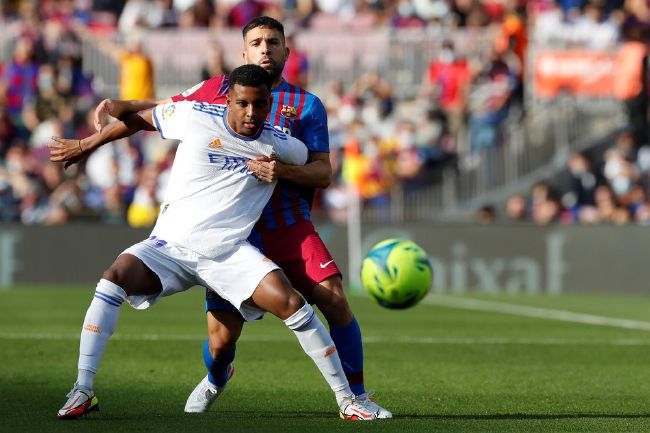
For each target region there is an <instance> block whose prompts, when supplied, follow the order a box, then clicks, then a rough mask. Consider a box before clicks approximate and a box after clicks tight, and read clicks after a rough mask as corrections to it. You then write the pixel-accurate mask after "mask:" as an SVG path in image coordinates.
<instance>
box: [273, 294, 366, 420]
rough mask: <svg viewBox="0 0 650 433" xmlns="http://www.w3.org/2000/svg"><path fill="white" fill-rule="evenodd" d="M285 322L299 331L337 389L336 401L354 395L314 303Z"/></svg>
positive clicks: (312, 356) (296, 331) (316, 361)
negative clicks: (313, 305) (316, 312)
mask: <svg viewBox="0 0 650 433" xmlns="http://www.w3.org/2000/svg"><path fill="white" fill-rule="evenodd" d="M284 323H285V324H286V325H287V327H289V329H291V330H292V331H293V332H294V333H295V334H296V337H298V341H299V342H300V345H301V346H302V349H303V350H304V351H305V353H306V354H307V355H309V356H310V357H311V359H313V360H314V363H316V366H317V367H318V369H319V370H320V372H321V374H322V375H323V377H324V378H325V380H326V381H327V383H328V384H329V386H330V388H332V391H334V394H335V395H336V402H337V403H338V405H339V407H340V406H341V405H342V404H343V401H344V399H347V398H351V397H352V396H353V395H354V394H352V391H351V390H350V385H349V384H348V380H347V379H346V377H345V373H344V372H343V367H342V366H341V360H340V359H339V355H338V354H337V353H336V346H334V342H333V341H332V337H330V334H329V333H328V332H327V330H326V329H325V327H324V326H323V322H321V321H320V319H319V318H318V316H316V314H315V313H314V309H313V308H312V307H311V305H309V304H307V303H306V304H305V305H303V306H302V307H301V308H300V309H299V310H298V311H296V312H295V313H294V314H292V315H291V317H289V318H288V319H287V320H285V321H284Z"/></svg>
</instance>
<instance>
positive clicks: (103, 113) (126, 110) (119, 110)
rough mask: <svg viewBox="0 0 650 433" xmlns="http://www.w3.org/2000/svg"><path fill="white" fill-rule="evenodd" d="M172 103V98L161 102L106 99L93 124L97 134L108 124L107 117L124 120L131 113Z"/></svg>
mask: <svg viewBox="0 0 650 433" xmlns="http://www.w3.org/2000/svg"><path fill="white" fill-rule="evenodd" d="M170 102H172V100H171V98H168V99H165V100H161V101H154V100H153V99H143V100H130V101H124V100H120V99H110V98H109V99H104V100H103V101H102V102H100V103H99V105H98V106H97V108H95V116H94V118H93V124H94V125H95V129H96V130H97V132H101V130H102V128H103V127H104V125H105V123H106V117H108V116H113V117H114V118H116V119H122V118H123V117H125V116H127V115H129V114H131V113H137V112H138V111H144V110H147V109H149V108H153V107H155V106H156V105H163V104H167V103H170Z"/></svg>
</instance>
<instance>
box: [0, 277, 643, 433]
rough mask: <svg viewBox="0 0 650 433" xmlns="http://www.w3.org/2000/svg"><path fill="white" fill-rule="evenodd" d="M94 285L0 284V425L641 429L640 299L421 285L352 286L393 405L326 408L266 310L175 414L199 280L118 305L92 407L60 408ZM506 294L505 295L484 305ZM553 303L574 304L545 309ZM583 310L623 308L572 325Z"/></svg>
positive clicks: (194, 373) (194, 377) (196, 359)
mask: <svg viewBox="0 0 650 433" xmlns="http://www.w3.org/2000/svg"><path fill="white" fill-rule="evenodd" d="M91 296H92V288H90V287H89V288H86V289H81V288H60V287H21V288H14V289H11V290H5V291H0V368H1V372H0V396H1V404H0V431H2V432H63V431H65V432H71V431H78V432H93V433H94V432H181V431H182V432H300V433H305V432H358V431H363V432H366V431H367V432H370V431H372V432H400V433H404V432H643V431H650V330H648V327H650V323H648V321H649V320H650V314H649V312H650V299H648V298H647V297H642V296H637V297H634V296H611V295H610V296H605V295H602V296H601V295H581V296H578V295H574V296H557V297H542V296H536V297H524V296H498V297H494V296H492V297H487V296H481V297H478V296H473V297H454V298H452V299H453V300H454V302H460V303H461V304H462V303H463V302H465V301H468V302H479V304H480V303H482V302H483V303H485V305H487V306H488V307H487V308H483V307H481V308H478V309H476V308H475V309H468V308H464V307H462V305H461V306H457V307H450V306H441V305H440V304H439V303H438V302H437V300H436V299H437V298H436V297H433V298H427V299H425V302H424V303H423V304H421V305H419V306H417V307H415V308H412V309H409V310H403V311H389V310H385V309H382V308H381V307H379V306H377V305H375V304H374V303H373V302H372V301H371V300H369V299H368V298H365V297H361V296H352V297H351V298H350V299H351V303H352V306H353V310H354V311H355V313H356V315H357V317H358V319H359V322H360V324H361V326H362V330H363V334H364V338H365V343H364V349H365V359H366V368H365V376H366V383H367V386H368V387H369V388H372V389H374V390H375V391H376V397H377V399H378V402H379V403H380V404H382V405H385V406H386V407H387V408H389V409H390V410H392V411H393V412H394V414H395V419H393V420H386V421H377V422H375V423H365V424H364V423H352V422H345V421H342V420H340V419H338V417H337V408H336V405H335V402H334V398H333V395H332V393H331V392H330V391H329V389H328V387H327V385H326V383H325V381H324V380H323V379H322V378H321V377H320V375H319V374H318V371H317V369H316V367H315V366H314V365H313V364H312V363H311V360H309V358H308V357H307V356H306V355H304V354H303V353H302V351H301V350H300V348H299V346H298V344H297V341H296V340H295V338H294V337H293V335H292V334H291V333H290V331H289V330H287V329H286V328H285V327H284V325H283V324H282V323H281V322H280V321H279V320H277V319H276V318H273V317H266V318H265V319H264V320H261V321H257V322H255V323H252V324H248V325H246V326H245V329H244V333H243V335H242V338H241V340H240V342H239V344H238V348H237V360H236V374H235V377H234V378H233V380H232V382H231V383H230V385H229V388H228V390H227V391H226V393H225V394H224V396H223V397H222V398H220V399H219V400H218V401H217V402H216V404H215V405H214V406H213V408H212V411H211V412H210V413H206V414H185V413H183V406H184V404H185V399H186V397H187V395H188V394H189V393H190V392H191V390H192V389H193V387H194V385H195V384H196V383H198V381H199V380H200V379H201V378H202V377H203V375H204V374H205V373H204V370H203V363H202V360H201V357H200V353H201V344H202V340H203V338H204V333H205V321H204V315H203V291H202V290H200V289H193V290H190V291H188V292H186V293H184V294H180V295H176V296H173V297H170V298H167V299H164V300H162V302H161V303H159V304H158V305H156V306H155V307H153V308H152V309H150V310H149V311H143V312H142V311H135V310H133V309H131V308H130V307H128V306H125V307H124V308H122V313H121V317H120V323H119V325H118V330H117V332H116V333H115V335H114V338H113V339H112V340H111V341H110V343H109V345H108V348H107V351H106V356H105V358H104V360H103V362H102V365H101V366H100V371H99V374H98V376H97V379H96V383H95V390H96V393H97V395H98V397H99V402H100V408H101V410H100V412H97V413H93V414H91V415H90V416H88V417H86V418H85V419H81V420H74V421H57V420H56V419H55V416H54V415H55V413H56V410H58V409H59V408H60V406H61V405H62V403H63V402H64V400H65V394H66V393H67V392H68V390H69V388H70V387H71V385H72V383H73V381H74V379H75V377H76V362H77V353H78V336H79V331H80V325H81V322H82V320H83V316H84V314H85V311H86V308H87V306H88V304H89V302H90V299H91ZM447 299H448V298H447ZM504 304H509V305H515V306H516V307H513V309H511V311H509V313H508V314H505V313H504V312H502V311H501V312H497V311H491V309H492V307H493V306H494V305H504ZM468 305H473V304H468ZM480 305H483V304H480ZM519 306H527V307H528V308H524V307H519ZM530 307H534V309H532V308H530ZM518 308H521V314H519V313H518V311H519V310H518ZM557 310H562V311H569V312H573V313H581V315H576V314H574V315H569V316H567V317H565V320H555V319H552V318H550V316H552V314H551V313H549V314H550V316H549V317H545V315H546V313H547V312H554V311H555V312H557ZM530 311H534V312H536V313H535V314H534V315H531V314H529V312H530ZM535 315H536V317H533V316H535ZM586 315H588V316H586ZM562 317H564V316H562ZM584 317H587V318H596V320H601V319H602V320H607V318H612V317H613V318H618V319H627V322H624V321H620V320H619V321H617V322H614V323H609V324H607V325H606V326H601V325H595V324H587V323H578V322H580V321H581V320H582V319H583V318H584ZM644 323H645V325H644Z"/></svg>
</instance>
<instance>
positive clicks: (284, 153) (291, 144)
mask: <svg viewBox="0 0 650 433" xmlns="http://www.w3.org/2000/svg"><path fill="white" fill-rule="evenodd" d="M285 137H286V139H282V138H278V139H277V140H276V143H277V144H276V146H275V150H276V156H277V158H278V159H279V160H280V161H281V162H284V163H285V164H292V165H305V163H306V162H307V156H308V155H307V146H305V143H303V142H302V141H300V140H298V139H297V138H294V137H291V136H290V135H286V136H285Z"/></svg>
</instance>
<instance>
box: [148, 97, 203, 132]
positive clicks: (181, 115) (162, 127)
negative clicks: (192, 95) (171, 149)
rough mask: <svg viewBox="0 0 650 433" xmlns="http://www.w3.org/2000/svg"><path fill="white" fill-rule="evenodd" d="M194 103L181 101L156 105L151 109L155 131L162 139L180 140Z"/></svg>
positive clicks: (185, 129)
mask: <svg viewBox="0 0 650 433" xmlns="http://www.w3.org/2000/svg"><path fill="white" fill-rule="evenodd" d="M193 105H194V103H192V102H187V101H181V102H172V103H169V104H163V105H158V106H156V107H155V108H154V109H153V119H154V123H155V124H156V129H157V130H158V132H160V136H161V137H162V138H168V139H171V140H182V139H183V136H184V133H185V132H186V131H187V124H188V122H189V118H190V115H191V114H192V112H193V111H194V110H193V108H192V106H193Z"/></svg>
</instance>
